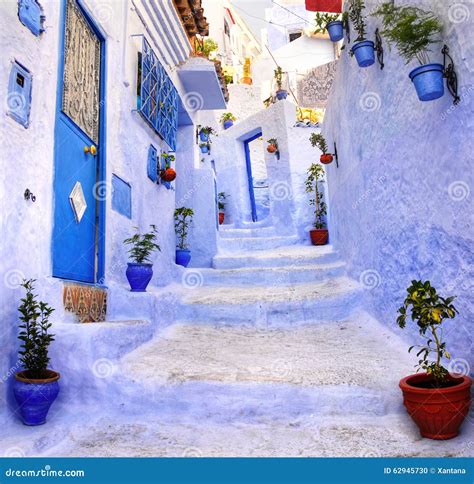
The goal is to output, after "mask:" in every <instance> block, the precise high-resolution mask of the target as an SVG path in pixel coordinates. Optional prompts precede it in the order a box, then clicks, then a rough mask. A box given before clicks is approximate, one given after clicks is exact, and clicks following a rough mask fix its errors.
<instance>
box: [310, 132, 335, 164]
mask: <svg viewBox="0 0 474 484" xmlns="http://www.w3.org/2000/svg"><path fill="white" fill-rule="evenodd" d="M309 141H310V142H311V146H313V147H315V148H319V150H320V151H322V153H323V154H322V155H321V156H320V157H319V161H320V162H321V163H323V164H325V165H328V164H329V163H332V160H333V155H332V154H331V153H328V145H327V143H326V140H325V139H324V136H323V135H322V134H320V133H311V136H310V138H309Z"/></svg>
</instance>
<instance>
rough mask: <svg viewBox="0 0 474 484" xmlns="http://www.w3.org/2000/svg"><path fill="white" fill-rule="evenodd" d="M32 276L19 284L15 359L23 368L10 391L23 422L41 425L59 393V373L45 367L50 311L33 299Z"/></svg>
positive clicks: (42, 303)
mask: <svg viewBox="0 0 474 484" xmlns="http://www.w3.org/2000/svg"><path fill="white" fill-rule="evenodd" d="M34 283H35V280H34V279H29V280H24V281H23V283H22V284H21V287H23V288H24V289H25V290H26V296H25V297H24V298H23V299H22V300H21V304H20V306H19V307H18V311H19V312H20V314H21V316H20V321H21V324H20V332H19V335H18V339H19V340H20V341H21V347H20V351H19V360H20V363H21V365H22V366H23V368H24V369H23V370H22V371H19V372H17V373H16V374H15V381H14V383H13V393H14V395H15V399H16V401H17V403H18V407H19V412H20V415H21V418H22V420H23V423H24V424H25V425H41V424H44V423H45V422H46V416H47V415H48V411H49V409H50V407H51V405H52V404H53V402H54V400H56V397H57V396H58V393H59V383H58V380H59V376H60V375H59V373H58V372H56V371H53V370H51V369H49V368H48V365H49V361H50V358H49V354H48V351H49V345H50V344H51V342H52V341H54V335H52V334H50V333H49V328H50V327H51V323H50V322H49V317H50V316H51V313H52V312H53V311H54V309H53V308H51V307H50V306H49V305H48V304H47V303H45V302H43V301H38V300H37V297H38V296H37V295H36V294H34Z"/></svg>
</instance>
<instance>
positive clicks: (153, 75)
mask: <svg viewBox="0 0 474 484" xmlns="http://www.w3.org/2000/svg"><path fill="white" fill-rule="evenodd" d="M137 104H138V110H139V112H140V114H141V115H142V116H143V118H144V119H145V120H146V121H147V123H148V124H149V125H150V126H151V127H152V128H153V129H154V130H155V132H156V133H158V135H159V136H160V137H161V138H162V139H163V140H164V141H165V142H166V144H167V145H168V146H169V147H170V148H171V150H173V151H175V150H176V135H177V132H178V91H177V90H176V88H175V87H174V85H173V82H172V81H171V79H170V77H169V76H168V74H167V72H166V71H165V69H164V68H163V66H162V65H161V63H160V61H159V60H158V57H157V56H156V54H155V52H154V51H153V49H152V48H151V47H150V44H149V43H148V41H147V40H146V39H145V37H143V44H142V52H141V53H140V54H139V55H138V88H137Z"/></svg>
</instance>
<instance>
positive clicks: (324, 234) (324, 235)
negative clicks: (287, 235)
mask: <svg viewBox="0 0 474 484" xmlns="http://www.w3.org/2000/svg"><path fill="white" fill-rule="evenodd" d="M309 236H310V237H311V243H312V244H313V245H325V244H327V243H328V237H329V232H328V231H327V229H313V230H310V231H309Z"/></svg>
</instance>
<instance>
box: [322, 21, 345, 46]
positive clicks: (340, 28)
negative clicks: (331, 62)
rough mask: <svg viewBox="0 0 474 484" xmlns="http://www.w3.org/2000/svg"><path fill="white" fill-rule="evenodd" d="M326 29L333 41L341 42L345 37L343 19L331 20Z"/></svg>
mask: <svg viewBox="0 0 474 484" xmlns="http://www.w3.org/2000/svg"><path fill="white" fill-rule="evenodd" d="M326 29H327V31H328V34H329V38H330V39H331V41H332V42H339V41H340V40H342V38H343V37H344V25H343V23H342V21H341V20H334V21H333V22H329V23H328V24H327V26H326Z"/></svg>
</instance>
